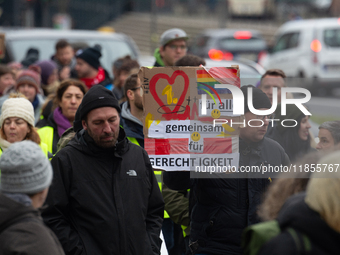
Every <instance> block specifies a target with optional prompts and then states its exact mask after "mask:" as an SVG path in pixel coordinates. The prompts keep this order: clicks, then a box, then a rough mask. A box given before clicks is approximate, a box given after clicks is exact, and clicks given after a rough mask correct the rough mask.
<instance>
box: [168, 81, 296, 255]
mask: <svg viewBox="0 0 340 255" xmlns="http://www.w3.org/2000/svg"><path fill="white" fill-rule="evenodd" d="M248 87H249V86H244V87H242V88H241V90H242V91H243V94H244V98H245V100H244V101H245V106H244V109H245V121H246V123H248V121H249V120H251V119H259V118H260V119H262V120H263V123H264V124H263V126H260V124H259V123H258V122H259V121H251V125H252V126H253V127H251V126H249V125H247V124H246V127H244V128H241V129H240V134H239V137H240V140H239V151H240V161H239V166H240V169H241V168H244V167H246V166H258V167H261V165H262V166H263V165H267V166H268V165H269V164H270V165H271V166H280V165H288V164H289V163H290V162H289V159H288V156H287V155H286V153H285V151H284V150H283V148H282V147H281V146H280V145H279V144H278V143H277V142H275V141H273V140H271V139H269V138H266V137H264V135H265V133H266V131H267V127H268V124H269V119H268V116H256V115H254V114H253V113H251V112H250V111H249V108H248V105H247V101H248V93H247V88H248ZM250 87H251V88H252V90H253V93H252V95H253V105H254V108H255V109H259V110H266V109H269V108H271V103H270V101H269V99H268V97H267V96H266V94H264V93H263V92H262V91H261V90H260V89H257V88H255V87H253V86H250ZM254 126H258V127H254ZM235 174H236V175H235ZM235 174H233V176H234V177H238V176H237V174H238V173H235ZM242 177H246V178H231V177H229V178H218V179H216V178H215V179H212V178H210V179H204V178H197V179H190V173H189V172H165V173H164V182H165V184H166V185H168V187H169V188H172V189H176V190H181V189H187V188H191V190H192V191H193V192H194V194H195V196H196V198H197V201H196V203H195V205H194V207H193V209H192V212H191V224H190V226H191V236H190V242H191V245H190V247H191V249H192V251H193V252H194V253H195V254H199V253H202V254H209V255H210V254H232V255H236V254H242V249H241V247H240V244H241V234H242V231H243V229H244V228H245V227H246V226H248V225H250V224H254V223H257V222H258V218H257V215H256V209H257V206H258V205H259V204H260V200H261V195H262V194H263V192H264V190H265V189H266V187H267V186H268V184H269V183H270V181H271V179H270V178H268V177H266V178H259V176H258V175H257V176H255V177H256V178H249V176H247V175H245V176H244V175H242Z"/></svg>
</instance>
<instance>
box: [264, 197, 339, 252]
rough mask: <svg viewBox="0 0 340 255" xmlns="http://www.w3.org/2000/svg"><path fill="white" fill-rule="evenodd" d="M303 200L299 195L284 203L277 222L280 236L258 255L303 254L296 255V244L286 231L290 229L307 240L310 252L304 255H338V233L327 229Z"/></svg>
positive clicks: (265, 246) (267, 244) (323, 222)
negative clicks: (309, 244)
mask: <svg viewBox="0 0 340 255" xmlns="http://www.w3.org/2000/svg"><path fill="white" fill-rule="evenodd" d="M305 196H306V193H300V194H297V195H294V196H292V197H291V198H290V199H288V200H287V202H286V203H285V204H284V206H283V207H282V209H281V211H280V214H279V216H278V218H277V220H278V222H279V225H280V228H281V231H282V233H281V234H280V235H278V236H277V237H275V238H273V239H272V240H270V241H269V242H268V243H266V244H265V245H264V247H263V248H262V249H261V251H260V253H259V255H265V254H271V255H281V254H282V255H286V254H289V255H298V254H302V253H299V252H298V248H297V246H296V242H295V241H294V239H293V237H292V236H291V235H290V234H289V233H288V231H287V228H289V227H290V228H293V229H294V230H295V231H297V232H298V233H299V234H300V235H301V234H304V235H306V236H307V237H308V239H309V241H310V243H311V248H310V252H308V253H307V254H310V255H314V254H315V255H326V254H327V255H328V254H329V255H330V254H339V251H340V242H339V240H340V233H338V232H336V231H335V230H333V229H332V228H330V227H329V226H328V225H327V224H326V222H325V221H324V220H323V219H322V218H321V217H320V215H319V214H318V213H317V212H316V211H314V210H312V209H311V208H310V207H309V206H308V205H307V204H306V203H305V201H304V200H305ZM301 243H302V242H301ZM301 246H302V245H301Z"/></svg>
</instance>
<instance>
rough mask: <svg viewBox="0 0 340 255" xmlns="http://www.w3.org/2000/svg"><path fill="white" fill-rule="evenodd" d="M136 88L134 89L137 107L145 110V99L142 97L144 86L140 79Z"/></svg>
mask: <svg viewBox="0 0 340 255" xmlns="http://www.w3.org/2000/svg"><path fill="white" fill-rule="evenodd" d="M135 88H136V89H135V90H134V91H133V92H134V104H135V106H136V108H137V109H139V110H143V99H142V91H143V90H142V89H141V88H142V86H141V84H140V80H139V79H137V84H136V87H135Z"/></svg>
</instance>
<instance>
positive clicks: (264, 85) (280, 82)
mask: <svg viewBox="0 0 340 255" xmlns="http://www.w3.org/2000/svg"><path fill="white" fill-rule="evenodd" d="M284 86H285V80H284V79H283V78H282V77H281V76H273V75H266V76H265V77H263V79H262V81H261V86H260V89H261V90H262V91H263V92H264V93H266V95H267V97H268V98H269V99H270V102H271V103H273V88H277V103H281V88H283V87H284Z"/></svg>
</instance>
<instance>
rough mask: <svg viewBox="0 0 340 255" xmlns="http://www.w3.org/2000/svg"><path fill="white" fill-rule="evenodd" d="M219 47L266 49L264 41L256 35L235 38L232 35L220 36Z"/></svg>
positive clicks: (231, 49)
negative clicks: (247, 37) (241, 38)
mask: <svg viewBox="0 0 340 255" xmlns="http://www.w3.org/2000/svg"><path fill="white" fill-rule="evenodd" d="M219 45H220V48H221V49H223V50H226V51H231V52H233V51H234V52H235V51H242V52H244V51H261V50H264V49H266V42H265V41H264V40H263V39H261V38H257V37H252V38H250V39H243V40H240V39H235V38H234V37H225V38H222V39H221V40H220V42H219Z"/></svg>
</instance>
